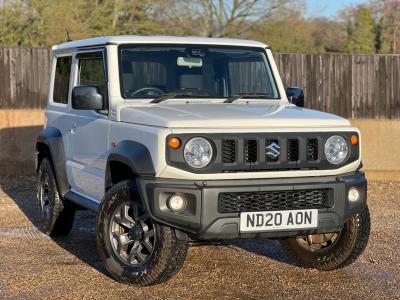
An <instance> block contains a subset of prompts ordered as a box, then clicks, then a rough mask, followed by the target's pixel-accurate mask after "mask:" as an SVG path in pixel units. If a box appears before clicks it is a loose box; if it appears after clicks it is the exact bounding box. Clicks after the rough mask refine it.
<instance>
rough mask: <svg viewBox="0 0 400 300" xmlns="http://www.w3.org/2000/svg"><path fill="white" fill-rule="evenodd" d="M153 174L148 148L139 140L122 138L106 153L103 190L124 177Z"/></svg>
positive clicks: (151, 175) (134, 177)
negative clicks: (122, 139)
mask: <svg viewBox="0 0 400 300" xmlns="http://www.w3.org/2000/svg"><path fill="white" fill-rule="evenodd" d="M154 176H155V169H154V164H153V160H152V158H151V154H150V151H149V149H148V148H147V147H146V146H145V145H143V144H141V143H139V142H136V141H128V140H124V141H121V142H119V143H118V144H117V146H116V147H115V148H113V149H112V150H111V151H110V153H109V155H108V158H107V165H106V172H105V191H107V190H108V189H109V188H110V187H112V186H113V185H114V184H115V183H118V182H120V181H122V180H125V179H136V178H138V177H154Z"/></svg>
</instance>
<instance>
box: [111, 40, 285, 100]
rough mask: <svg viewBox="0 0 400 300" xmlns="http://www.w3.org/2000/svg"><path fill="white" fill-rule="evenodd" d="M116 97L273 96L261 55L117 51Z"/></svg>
mask: <svg viewBox="0 0 400 300" xmlns="http://www.w3.org/2000/svg"><path fill="white" fill-rule="evenodd" d="M119 70H120V82H121V94H122V97H124V98H125V99H139V98H140V99H143V98H154V97H158V96H161V95H163V94H169V93H176V94H178V95H180V94H182V95H185V96H188V95H192V97H196V98H197V97H207V98H226V97H233V96H237V95H258V96H260V95H261V96H262V98H267V99H278V98H279V93H278V90H277V87H276V84H275V79H274V77H273V73H272V71H271V67H270V64H269V62H268V58H267V56H266V53H265V50H264V49H262V48H249V47H228V46H218V47H217V46H215V47H207V46H197V45H190V46H181V45H172V46H151V45H145V46H138V45H122V46H120V47H119Z"/></svg>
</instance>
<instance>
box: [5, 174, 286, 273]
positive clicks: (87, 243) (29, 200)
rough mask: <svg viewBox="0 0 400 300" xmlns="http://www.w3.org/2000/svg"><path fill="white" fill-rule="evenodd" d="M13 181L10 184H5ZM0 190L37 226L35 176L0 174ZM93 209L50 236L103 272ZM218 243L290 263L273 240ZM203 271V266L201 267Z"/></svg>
mask: <svg viewBox="0 0 400 300" xmlns="http://www.w3.org/2000/svg"><path fill="white" fill-rule="evenodd" d="M7 182H13V183H14V185H7ZM0 185H1V187H2V189H3V191H4V192H5V193H6V194H7V195H8V196H9V197H10V198H11V199H12V200H13V201H14V202H15V203H16V204H17V205H18V207H19V209H20V210H21V211H22V212H23V213H24V214H25V216H26V217H27V218H28V219H29V220H30V221H31V222H32V224H33V225H34V226H35V227H36V229H37V230H40V229H39V228H40V226H39V217H38V212H37V209H36V194H35V185H36V178H35V177H27V176H24V177H17V180H15V178H14V180H7V178H0ZM95 222H96V215H95V213H93V212H91V211H87V210H80V211H77V213H76V216H75V221H74V226H73V228H72V231H71V233H70V234H69V235H68V236H65V237H53V238H52V240H53V241H54V242H55V243H57V244H58V245H59V246H60V247H61V248H63V249H65V250H66V251H68V252H70V253H71V254H73V255H74V256H75V257H77V258H78V259H80V260H81V261H83V262H84V263H87V264H89V265H90V266H91V267H93V268H95V269H96V270H98V271H99V272H101V273H104V274H106V271H105V268H104V267H103V264H102V262H101V261H100V258H99V256H98V254H97V249H96V235H95ZM212 244H213V245H217V246H220V247H228V248H231V249H234V250H235V249H236V250H239V249H243V250H246V251H248V252H252V253H254V254H256V255H260V256H265V257H268V258H271V259H273V260H276V261H279V262H282V263H286V264H291V263H290V262H289V260H288V258H287V257H286V256H285V254H284V253H283V252H282V250H281V248H280V245H279V242H278V241H274V240H228V241H222V242H215V243H212ZM203 245H206V244H205V243H194V244H193V245H192V247H200V246H203ZM205 271H206V270H205Z"/></svg>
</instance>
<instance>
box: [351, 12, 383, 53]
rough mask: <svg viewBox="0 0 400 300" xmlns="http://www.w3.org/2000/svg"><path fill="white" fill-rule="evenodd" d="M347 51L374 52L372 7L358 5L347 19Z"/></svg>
mask: <svg viewBox="0 0 400 300" xmlns="http://www.w3.org/2000/svg"><path fill="white" fill-rule="evenodd" d="M347 36H348V39H347V46H346V48H347V51H348V52H350V53H375V38H376V36H375V21H374V15H373V11H372V9H370V8H369V7H367V6H365V5H362V6H358V7H357V8H356V10H355V11H354V13H353V16H352V18H351V19H350V20H349V21H348V26H347Z"/></svg>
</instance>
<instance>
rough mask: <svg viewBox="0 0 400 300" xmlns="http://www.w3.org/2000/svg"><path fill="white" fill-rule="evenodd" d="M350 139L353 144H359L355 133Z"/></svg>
mask: <svg viewBox="0 0 400 300" xmlns="http://www.w3.org/2000/svg"><path fill="white" fill-rule="evenodd" d="M350 141H351V144H352V145H357V144H358V136H357V135H355V134H353V135H352V136H351V139H350Z"/></svg>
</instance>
